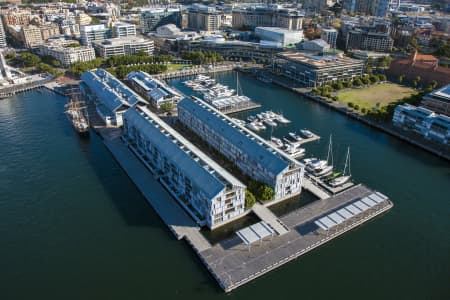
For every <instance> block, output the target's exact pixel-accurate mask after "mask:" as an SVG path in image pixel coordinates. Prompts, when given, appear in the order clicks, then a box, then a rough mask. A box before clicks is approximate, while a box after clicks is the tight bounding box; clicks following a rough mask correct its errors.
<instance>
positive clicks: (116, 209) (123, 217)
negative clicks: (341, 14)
mask: <svg viewBox="0 0 450 300" xmlns="http://www.w3.org/2000/svg"><path fill="white" fill-rule="evenodd" d="M234 76H235V75H234V73H231V72H230V73H223V74H218V75H216V78H217V79H218V80H219V81H220V82H222V83H225V84H228V85H230V86H232V87H234V85H235V77H234ZM171 84H173V85H175V86H177V87H178V88H179V89H180V90H184V91H187V90H186V89H184V87H183V86H182V84H181V83H180V80H174V81H171ZM240 85H241V86H242V89H243V91H244V93H245V94H246V95H248V96H250V97H251V98H252V99H254V100H255V101H257V102H260V103H261V104H263V107H262V110H267V109H273V110H276V111H280V112H283V114H284V115H285V116H286V117H287V118H289V119H291V120H292V121H293V124H291V125H290V127H283V128H277V129H276V130H274V131H273V135H275V136H282V135H285V134H287V132H289V131H291V130H292V129H302V128H305V127H306V128H308V129H310V130H311V131H313V132H315V133H317V134H319V135H320V136H322V140H321V141H320V142H315V143H311V144H308V145H305V148H306V149H307V153H308V154H309V155H314V156H318V155H319V156H322V157H323V156H325V155H326V150H327V143H328V136H329V135H330V133H332V134H333V143H334V146H335V162H337V163H338V164H339V165H340V166H341V167H342V166H343V160H344V155H345V150H346V148H347V146H351V151H352V152H351V153H352V160H351V162H352V174H353V175H354V177H355V178H356V180H357V181H359V182H364V183H365V184H367V185H368V186H369V187H372V188H374V189H377V190H380V191H382V192H383V193H385V194H386V195H388V196H389V197H390V198H391V199H392V201H393V202H394V203H395V207H394V209H393V210H391V211H390V212H388V213H387V214H385V215H383V216H381V217H379V218H377V219H375V221H373V222H369V223H368V224H365V225H363V226H361V227H360V228H358V229H356V230H354V231H352V232H350V233H348V234H346V235H344V236H343V237H342V238H339V239H337V240H335V241H333V242H332V243H330V244H328V245H326V246H324V247H322V248H320V249H317V250H315V251H313V252H311V253H310V254H308V255H306V256H304V257H302V258H301V259H299V260H296V261H294V262H292V263H289V264H287V265H286V266H284V267H282V268H280V269H278V270H276V271H274V272H272V273H270V274H268V275H267V276H264V277H262V278H260V279H258V280H255V281H254V282H252V283H250V284H248V285H246V286H243V287H241V288H239V289H238V290H236V291H233V292H232V293H231V294H229V295H225V294H224V293H223V292H222V290H221V289H220V288H219V287H218V286H217V284H216V283H215V281H214V280H213V279H212V278H211V277H210V275H209V273H208V272H207V271H206V270H205V269H204V266H203V265H202V264H201V263H200V262H199V261H198V259H197V257H196V256H195V254H194V253H193V252H192V250H191V249H190V248H189V247H188V246H187V245H185V244H184V243H183V242H179V241H176V240H175V239H174V238H173V237H172V235H171V233H170V232H169V231H168V230H167V228H166V227H165V225H164V224H163V223H162V222H161V221H160V220H159V219H158V217H157V215H156V214H155V213H154V212H153V210H152V209H151V207H149V206H148V205H147V202H146V201H145V200H144V198H143V197H142V196H141V195H140V193H139V192H138V190H137V189H136V188H135V186H134V184H133V183H132V182H131V181H130V180H129V179H128V177H127V176H126V175H125V174H124V172H123V171H122V170H121V169H120V167H119V166H118V164H117V163H116V162H115V161H114V160H113V159H112V157H111V155H110V153H109V152H108V150H106V148H105V147H104V145H103V144H102V142H101V140H100V138H99V137H98V136H96V135H95V134H91V137H90V138H89V139H80V138H79V137H78V136H77V134H76V133H75V131H74V130H73V128H72V127H71V125H70V123H69V122H68V121H67V119H66V118H65V116H64V114H63V111H64V104H65V101H66V100H65V99H64V98H63V97H61V96H58V95H55V94H51V93H50V92H47V91H42V92H38V91H33V92H29V93H25V94H21V95H18V96H15V97H13V98H10V99H7V100H3V101H0V140H1V141H2V146H1V147H0V157H1V164H0V237H1V241H2V243H1V247H0V282H1V284H0V286H1V289H0V297H1V299H8V300H9V299H31V298H33V299H61V298H64V299H178V298H184V299H285V298H288V297H295V298H300V297H302V298H305V299H329V298H332V297H333V298H336V297H338V298H343V297H345V298H346V299H361V298H364V299H380V298H384V299H448V297H449V296H450V287H449V285H448V278H450V254H449V253H450V236H449V234H448V233H449V232H450V218H449V213H450V201H448V195H449V194H450V165H449V164H448V163H447V162H445V161H443V160H440V159H438V158H436V157H434V156H433V155H431V154H428V153H426V152H424V151H421V150H419V149H417V148H415V147H412V146H410V145H408V144H405V143H403V142H400V141H398V140H396V139H395V138H392V137H390V136H387V135H385V134H383V133H380V132H378V131H376V130H373V129H371V128H368V127H366V126H364V125H362V124H360V123H358V122H356V121H354V120H350V119H347V118H346V117H345V116H343V115H340V114H337V113H336V112H333V111H331V110H328V109H326V108H324V107H322V106H320V105H318V104H316V103H313V102H310V101H308V100H306V99H303V98H302V97H300V96H298V95H296V94H293V93H291V92H288V91H285V90H283V89H281V88H279V87H276V86H274V85H271V84H267V83H263V82H259V81H256V80H254V79H252V78H250V77H246V76H242V75H240ZM265 134H266V135H267V136H268V135H270V132H266V133H265ZM300 201H301V199H300ZM344 295H345V296H344ZM341 296H342V297H341Z"/></svg>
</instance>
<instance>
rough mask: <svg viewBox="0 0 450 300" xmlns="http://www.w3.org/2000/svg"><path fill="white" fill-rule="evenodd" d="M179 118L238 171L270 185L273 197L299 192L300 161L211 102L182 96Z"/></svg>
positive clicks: (301, 173) (278, 198)
mask: <svg viewBox="0 0 450 300" xmlns="http://www.w3.org/2000/svg"><path fill="white" fill-rule="evenodd" d="M178 120H179V121H180V122H181V123H182V124H183V125H185V126H186V127H187V128H189V129H190V130H192V131H193V132H195V133H196V134H197V135H198V136H199V137H200V138H202V139H203V140H204V141H205V142H206V143H208V145H209V146H211V147H212V148H214V149H216V150H217V151H218V152H220V153H221V154H222V155H223V156H225V157H226V158H227V159H228V160H229V161H231V162H233V163H234V164H235V166H236V167H237V168H239V170H240V171H241V172H243V173H244V174H246V175H247V176H249V177H250V178H251V179H253V180H257V181H260V182H263V183H265V184H267V185H268V186H270V187H272V188H273V190H274V192H275V197H274V200H281V199H285V198H288V197H292V196H294V195H298V194H299V193H300V192H301V189H302V181H303V173H304V167H303V165H301V164H300V163H299V162H298V161H297V160H294V159H292V158H291V157H289V156H287V155H286V154H284V153H283V152H282V151H279V150H278V149H276V148H274V147H273V146H272V145H271V144H270V143H268V142H267V141H266V140H264V139H262V138H261V137H259V136H258V135H256V134H254V133H253V132H251V131H249V130H247V129H246V128H245V127H242V126H239V125H237V124H235V123H234V122H233V121H232V120H231V119H230V118H229V117H227V116H226V115H224V114H223V113H221V112H219V111H218V110H216V109H215V108H213V107H212V106H210V105H208V104H206V103H205V102H203V101H201V100H198V99H189V98H185V99H183V100H181V101H180V102H179V103H178Z"/></svg>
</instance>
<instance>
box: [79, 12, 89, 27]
mask: <svg viewBox="0 0 450 300" xmlns="http://www.w3.org/2000/svg"><path fill="white" fill-rule="evenodd" d="M91 21H92V18H91V17H90V16H89V15H88V14H85V13H82V12H80V13H77V14H76V15H75V22H76V24H78V25H80V26H82V25H89V24H91Z"/></svg>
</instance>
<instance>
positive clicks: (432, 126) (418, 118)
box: [392, 104, 450, 145]
mask: <svg viewBox="0 0 450 300" xmlns="http://www.w3.org/2000/svg"><path fill="white" fill-rule="evenodd" d="M392 122H393V124H394V125H395V126H398V127H400V128H402V129H404V130H409V131H414V132H416V133H418V134H420V135H421V136H423V137H424V138H426V139H429V140H432V141H434V142H437V143H441V144H445V145H449V144H450V117H448V116H445V115H439V114H436V113H435V112H433V111H432V110H429V109H426V108H424V107H415V106H412V105H409V104H403V105H398V106H397V107H396V108H395V111H394V116H393V117H392Z"/></svg>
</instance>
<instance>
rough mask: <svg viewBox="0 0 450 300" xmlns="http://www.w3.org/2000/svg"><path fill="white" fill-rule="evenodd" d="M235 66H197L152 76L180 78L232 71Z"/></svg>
mask: <svg viewBox="0 0 450 300" xmlns="http://www.w3.org/2000/svg"><path fill="white" fill-rule="evenodd" d="M234 68H236V65H234V64H225V65H215V66H212V67H204V66H195V67H194V68H192V69H187V70H180V71H175V72H168V73H162V74H156V75H152V77H154V78H157V79H163V80H167V79H173V78H180V77H189V76H194V75H198V74H208V73H217V72H226V71H231V70H233V69H234Z"/></svg>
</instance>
